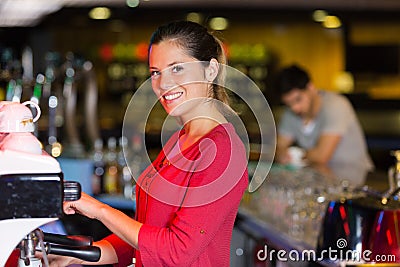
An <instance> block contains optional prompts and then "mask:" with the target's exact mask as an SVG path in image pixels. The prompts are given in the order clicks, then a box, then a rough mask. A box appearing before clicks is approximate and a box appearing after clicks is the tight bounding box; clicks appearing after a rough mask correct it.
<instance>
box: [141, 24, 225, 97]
mask: <svg viewBox="0 0 400 267" xmlns="http://www.w3.org/2000/svg"><path fill="white" fill-rule="evenodd" d="M162 41H172V42H174V43H175V44H176V45H177V46H178V47H180V48H182V49H183V50H185V51H186V53H187V54H188V55H189V56H191V57H193V58H196V59H197V60H199V61H204V62H210V60H211V59H213V58H215V59H216V60H217V61H218V62H219V63H220V64H226V57H225V53H224V50H223V47H222V42H221V41H220V40H219V39H218V38H216V37H215V36H213V35H212V34H211V33H209V32H208V30H207V28H205V27H203V26H201V25H200V24H197V23H195V22H191V21H175V22H171V23H168V24H165V25H162V26H160V27H159V28H158V29H157V30H156V31H155V32H154V33H153V35H152V37H151V39H150V44H149V49H150V48H151V46H152V45H153V44H159V43H161V42H162ZM221 67H222V68H221ZM223 76H224V75H223V66H221V65H220V69H219V74H218V76H217V78H216V80H215V81H214V83H213V90H212V95H211V97H213V98H215V99H217V100H219V101H221V102H223V103H225V104H229V97H228V94H227V93H226V91H225V89H224V87H223V86H221V85H222V84H223V79H224V77H223Z"/></svg>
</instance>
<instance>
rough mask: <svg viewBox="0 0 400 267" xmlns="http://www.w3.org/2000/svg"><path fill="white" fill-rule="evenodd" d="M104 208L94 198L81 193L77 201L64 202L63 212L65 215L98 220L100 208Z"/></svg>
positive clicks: (102, 204) (104, 205)
mask: <svg viewBox="0 0 400 267" xmlns="http://www.w3.org/2000/svg"><path fill="white" fill-rule="evenodd" d="M106 206H107V205H106V204H104V203H102V202H100V201H98V200H96V199H95V198H93V197H91V196H89V195H87V194H85V193H82V194H81V198H80V199H79V200H76V201H66V202H64V212H65V214H75V213H79V214H82V215H84V216H86V217H88V218H91V219H99V216H100V212H101V210H102V208H104V207H106Z"/></svg>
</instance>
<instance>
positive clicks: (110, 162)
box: [104, 137, 120, 194]
mask: <svg viewBox="0 0 400 267" xmlns="http://www.w3.org/2000/svg"><path fill="white" fill-rule="evenodd" d="M105 160H106V168H105V173H104V191H105V193H106V194H117V193H119V191H120V190H119V177H120V176H119V169H118V161H117V140H116V138H115V137H110V138H109V139H108V141H107V152H106V155H105Z"/></svg>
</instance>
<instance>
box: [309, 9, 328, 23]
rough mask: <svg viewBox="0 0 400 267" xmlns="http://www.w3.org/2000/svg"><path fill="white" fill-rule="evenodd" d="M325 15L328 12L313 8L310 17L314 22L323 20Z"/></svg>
mask: <svg viewBox="0 0 400 267" xmlns="http://www.w3.org/2000/svg"><path fill="white" fill-rule="evenodd" d="M326 16H328V13H327V12H326V11H325V10H320V9H318V10H315V11H314V12H313V14H312V17H313V19H314V21H316V22H323V21H324V20H325V18H326Z"/></svg>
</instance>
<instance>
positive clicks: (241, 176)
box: [107, 124, 248, 267]
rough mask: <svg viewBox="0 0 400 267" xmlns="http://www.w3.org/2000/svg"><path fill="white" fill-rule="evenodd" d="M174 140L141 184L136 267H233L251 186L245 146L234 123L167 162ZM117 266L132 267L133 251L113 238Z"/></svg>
mask: <svg viewBox="0 0 400 267" xmlns="http://www.w3.org/2000/svg"><path fill="white" fill-rule="evenodd" d="M181 134H182V132H177V133H176V134H175V135H173V136H172V137H171V138H170V140H169V141H168V142H167V144H166V145H165V146H164V148H163V150H162V151H161V153H160V154H159V156H158V157H157V159H156V160H155V161H154V162H153V164H152V165H151V166H149V167H148V168H147V169H146V170H145V171H144V172H143V174H142V175H141V176H140V177H139V179H138V182H137V185H139V186H137V189H136V190H137V191H136V201H137V203H138V205H137V210H136V219H137V220H138V221H139V222H142V223H143V226H142V227H141V229H140V231H139V250H137V251H135V253H134V254H135V256H134V257H135V258H136V265H135V266H136V267H141V266H146V267H149V266H150V267H152V266H185V267H187V266H203V267H204V266H229V261H230V257H229V256H230V241H231V237H232V229H233V224H234V221H235V218H236V214H237V211H238V206H239V203H240V201H241V199H242V196H243V193H244V191H245V189H246V188H247V185H248V173H247V157H246V151H245V147H244V145H243V143H242V141H241V140H240V138H239V137H238V136H237V134H236V132H235V129H234V127H233V126H232V125H231V124H221V125H218V126H217V127H215V128H214V129H213V130H212V131H211V132H210V133H208V134H207V135H206V136H204V137H202V138H201V139H200V140H198V141H197V142H196V143H195V144H193V145H192V146H190V147H189V148H187V149H185V150H184V151H182V152H181V154H179V153H178V155H176V156H172V157H171V158H169V157H167V156H166V155H169V153H170V151H172V150H173V147H174V146H175V144H176V143H177V140H178V138H179V136H180V135H181ZM107 240H108V241H109V242H110V243H111V244H112V245H113V246H114V248H115V250H116V252H117V255H118V262H119V263H118V264H117V265H116V266H124V267H125V266H128V265H130V264H131V263H132V257H133V248H132V247H130V246H129V245H128V244H126V243H125V242H124V241H122V240H121V239H120V238H118V237H117V236H115V235H111V236H109V237H107Z"/></svg>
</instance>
